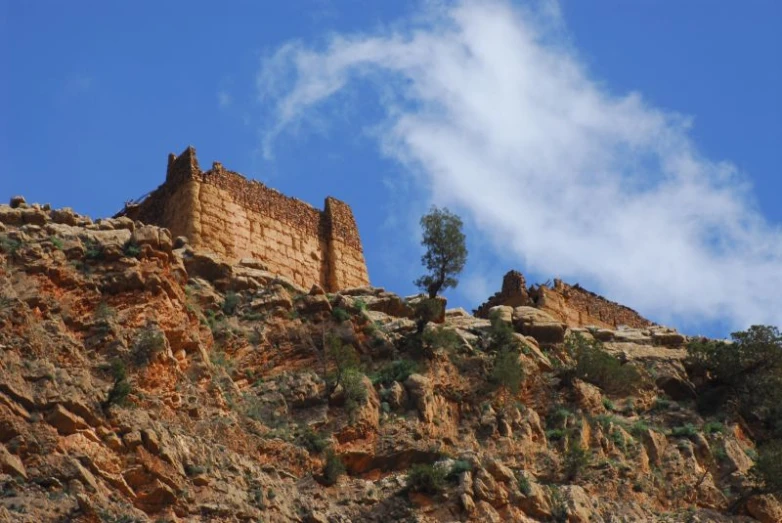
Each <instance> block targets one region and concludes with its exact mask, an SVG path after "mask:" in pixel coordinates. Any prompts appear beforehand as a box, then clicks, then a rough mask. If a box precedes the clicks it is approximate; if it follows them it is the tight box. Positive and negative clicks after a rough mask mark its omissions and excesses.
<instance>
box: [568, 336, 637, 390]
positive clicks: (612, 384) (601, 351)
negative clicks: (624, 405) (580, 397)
mask: <svg viewBox="0 0 782 523" xmlns="http://www.w3.org/2000/svg"><path fill="white" fill-rule="evenodd" d="M565 348H566V350H567V352H568V354H569V355H570V356H571V358H572V359H573V360H574V364H572V365H568V366H565V367H564V368H563V369H562V370H561V371H560V373H561V376H562V377H563V378H564V379H566V380H567V379H570V378H573V377H576V378H579V379H581V380H584V381H586V382H589V383H592V384H593V385H597V386H598V387H600V388H601V389H603V390H604V391H606V392H608V393H613V394H628V393H632V392H635V391H637V390H638V389H639V388H640V387H641V386H643V385H644V381H645V380H644V379H643V376H642V375H641V372H640V371H639V370H638V369H637V368H636V367H634V366H632V365H629V364H628V365H623V364H622V362H620V361H619V360H618V359H617V358H615V357H614V356H612V355H611V354H609V353H608V352H606V351H605V348H604V347H603V344H602V343H601V342H599V341H597V340H588V339H586V338H584V337H583V336H581V334H579V333H576V334H572V335H570V336H568V338H567V340H565Z"/></svg>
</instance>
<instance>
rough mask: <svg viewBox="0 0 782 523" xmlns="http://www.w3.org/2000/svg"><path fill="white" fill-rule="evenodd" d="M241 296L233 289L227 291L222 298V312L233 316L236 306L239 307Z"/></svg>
mask: <svg viewBox="0 0 782 523" xmlns="http://www.w3.org/2000/svg"><path fill="white" fill-rule="evenodd" d="M240 301H241V298H240V297H239V295H238V294H236V293H235V292H233V291H228V292H227V293H226V294H225V298H223V305H222V307H221V309H222V311H223V314H225V315H226V316H233V315H234V314H235V313H236V308H237V307H239V302H240Z"/></svg>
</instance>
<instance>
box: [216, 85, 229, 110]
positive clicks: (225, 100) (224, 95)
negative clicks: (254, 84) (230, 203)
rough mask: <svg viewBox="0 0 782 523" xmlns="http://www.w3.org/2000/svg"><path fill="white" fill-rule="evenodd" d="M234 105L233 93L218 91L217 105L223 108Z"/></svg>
mask: <svg viewBox="0 0 782 523" xmlns="http://www.w3.org/2000/svg"><path fill="white" fill-rule="evenodd" d="M231 103H233V97H232V96H231V93H229V92H228V91H225V90H223V89H221V90H219V91H217V105H218V106H219V107H221V108H225V107H228V106H230V105H231Z"/></svg>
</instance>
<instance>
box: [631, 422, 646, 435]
mask: <svg viewBox="0 0 782 523" xmlns="http://www.w3.org/2000/svg"><path fill="white" fill-rule="evenodd" d="M650 428H651V427H649V425H648V424H647V423H646V422H645V421H643V420H638V421H636V422H635V423H633V425H632V426H631V427H630V434H632V435H633V436H635V437H636V438H640V437H641V436H642V435H643V434H644V433H645V432H647V431H648V430H649V429H650Z"/></svg>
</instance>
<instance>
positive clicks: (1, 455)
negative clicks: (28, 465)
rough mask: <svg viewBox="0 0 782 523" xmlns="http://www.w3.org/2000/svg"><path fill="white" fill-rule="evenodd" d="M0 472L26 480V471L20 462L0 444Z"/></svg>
mask: <svg viewBox="0 0 782 523" xmlns="http://www.w3.org/2000/svg"><path fill="white" fill-rule="evenodd" d="M0 472H3V473H4V474H10V475H11V476H21V477H23V478H24V479H27V470H26V469H25V468H24V464H23V463H22V460H21V459H19V457H18V456H14V455H13V454H11V453H10V452H8V449H7V448H6V447H5V445H3V444H1V443H0Z"/></svg>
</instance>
